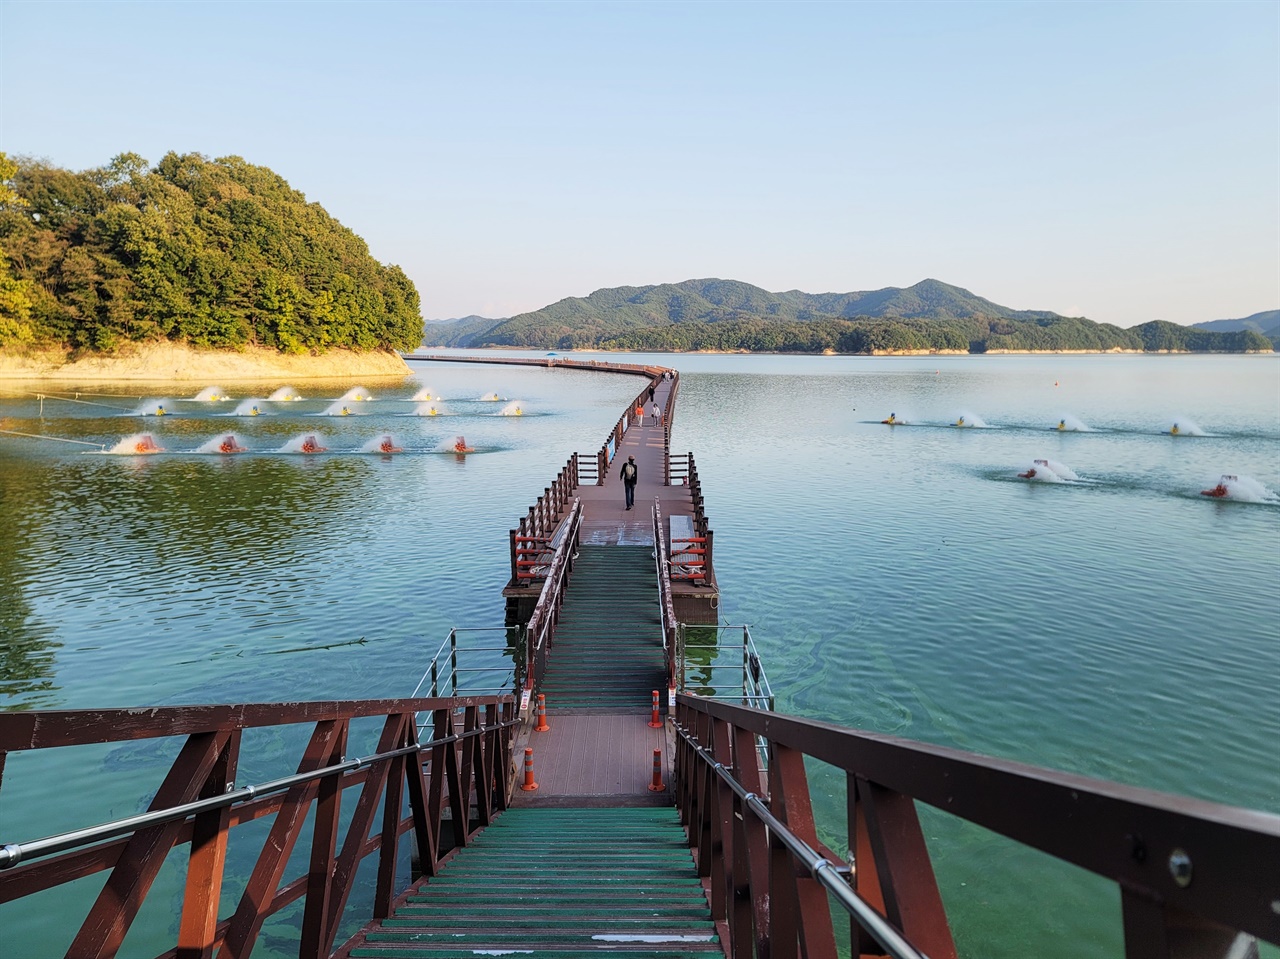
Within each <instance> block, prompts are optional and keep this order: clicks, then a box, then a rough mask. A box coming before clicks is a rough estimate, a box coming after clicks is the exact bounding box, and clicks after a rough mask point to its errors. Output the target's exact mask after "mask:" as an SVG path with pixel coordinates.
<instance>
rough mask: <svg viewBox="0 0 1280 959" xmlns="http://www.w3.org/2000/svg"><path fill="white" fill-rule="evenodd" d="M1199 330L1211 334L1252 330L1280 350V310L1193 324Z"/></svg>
mask: <svg viewBox="0 0 1280 959" xmlns="http://www.w3.org/2000/svg"><path fill="white" fill-rule="evenodd" d="M1191 325H1192V327H1193V328H1195V329H1197V330H1209V331H1210V332H1211V333H1238V332H1240V331H1241V330H1252V331H1253V332H1254V333H1261V334H1262V335H1263V336H1265V337H1266V338H1267V339H1269V340H1270V341H1271V342H1272V344H1274V346H1275V347H1276V349H1280V310H1266V311H1264V312H1262V313H1255V314H1253V316H1246V317H1244V318H1243V319H1240V320H1209V321H1208V322H1207V323H1192V324H1191Z"/></svg>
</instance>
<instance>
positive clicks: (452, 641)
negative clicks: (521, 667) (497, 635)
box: [410, 626, 514, 698]
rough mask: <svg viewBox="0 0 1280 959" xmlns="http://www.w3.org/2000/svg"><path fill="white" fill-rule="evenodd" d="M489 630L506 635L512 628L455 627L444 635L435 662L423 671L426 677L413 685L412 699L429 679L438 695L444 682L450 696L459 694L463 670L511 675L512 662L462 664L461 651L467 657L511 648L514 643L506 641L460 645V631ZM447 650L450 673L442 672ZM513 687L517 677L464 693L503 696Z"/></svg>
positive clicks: (432, 691)
mask: <svg viewBox="0 0 1280 959" xmlns="http://www.w3.org/2000/svg"><path fill="white" fill-rule="evenodd" d="M486 632H501V633H502V634H503V635H504V636H505V635H508V634H509V633H510V628H509V627H506V626H455V627H453V628H452V629H450V630H449V635H448V636H446V637H445V638H444V640H443V641H442V642H441V643H440V646H439V648H437V649H436V652H435V655H434V656H432V657H431V662H430V663H429V664H428V666H427V668H426V670H425V671H424V672H423V674H422V678H421V679H419V680H418V685H417V686H415V687H414V688H413V692H412V693H411V694H410V697H411V698H412V697H415V696H417V695H418V693H419V692H421V691H422V687H423V685H424V684H425V683H426V682H427V680H428V679H430V680H431V691H430V695H431V696H432V697H433V698H434V697H437V696H440V695H441V693H440V687H441V684H442V683H446V684H447V685H448V687H449V691H450V695H453V696H457V695H459V693H460V690H459V689H458V675H459V674H460V673H474V672H491V673H504V674H508V675H509V674H510V673H511V667H510V666H509V665H503V666H467V667H460V666H459V665H458V654H459V653H462V654H463V655H464V656H465V655H469V654H471V653H486V652H505V651H506V650H507V649H509V648H510V647H511V644H510V643H503V644H502V645H501V646H465V647H462V648H461V649H460V648H459V646H458V634H459V633H486ZM446 650H447V656H448V660H447V661H448V664H449V668H448V671H447V672H444V673H442V672H441V669H440V663H441V662H442V661H444V658H445V656H446ZM513 687H514V679H512V681H511V682H508V683H504V684H502V685H499V686H490V687H477V688H474V689H467V690H463V691H461V692H465V693H466V694H469V695H483V694H485V693H492V694H495V695H500V694H502V693H509V692H511V691H512V689H513Z"/></svg>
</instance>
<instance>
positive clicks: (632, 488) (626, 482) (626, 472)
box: [618, 456, 640, 509]
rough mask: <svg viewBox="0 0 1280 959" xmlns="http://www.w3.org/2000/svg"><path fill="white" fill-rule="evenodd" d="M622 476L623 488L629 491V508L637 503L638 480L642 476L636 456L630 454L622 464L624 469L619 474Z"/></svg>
mask: <svg viewBox="0 0 1280 959" xmlns="http://www.w3.org/2000/svg"><path fill="white" fill-rule="evenodd" d="M618 475H619V476H621V477H622V488H623V489H624V490H626V493H627V509H631V507H633V506H635V505H636V480H638V479H639V478H640V471H639V470H638V469H636V458H635V457H634V456H628V457H627V461H626V462H625V463H623V464H622V471H621V472H620V473H619V474H618Z"/></svg>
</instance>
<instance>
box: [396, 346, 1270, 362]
mask: <svg viewBox="0 0 1280 959" xmlns="http://www.w3.org/2000/svg"><path fill="white" fill-rule="evenodd" d="M419 349H420V350H457V351H459V352H473V353H484V352H493V353H502V352H519V353H537V352H540V351H541V347H531V346H422V347H419ZM552 352H554V354H555V356H569V355H572V354H575V353H581V354H591V353H611V354H616V355H618V356H630V355H634V354H636V353H643V354H653V355H656V356H909V357H920V356H1268V355H1274V354H1276V353H1277V352H1278V351H1276V350H1131V349H1126V348H1123V347H1118V346H1116V347H1111V348H1110V349H1106V350H984V351H983V352H981V353H973V352H970V351H969V350H872V351H871V352H870V353H838V352H836V351H835V350H823V351H821V352H813V353H809V352H790V351H787V352H781V351H770V350H610V349H605V348H603V347H600V348H590V349H572V350H555V351H552ZM410 355H412V354H410ZM551 358H553V359H554V357H551Z"/></svg>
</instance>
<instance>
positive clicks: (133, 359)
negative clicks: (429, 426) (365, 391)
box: [0, 343, 412, 382]
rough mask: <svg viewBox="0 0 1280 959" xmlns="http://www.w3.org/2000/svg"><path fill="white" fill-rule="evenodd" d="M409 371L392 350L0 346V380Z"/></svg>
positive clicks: (267, 376) (241, 377) (149, 345)
mask: <svg viewBox="0 0 1280 959" xmlns="http://www.w3.org/2000/svg"><path fill="white" fill-rule="evenodd" d="M411 372H412V371H411V370H410V369H409V367H408V366H407V365H406V364H405V362H404V360H403V359H401V358H400V356H399V354H397V353H385V352H379V353H355V352H352V351H350V350H330V351H329V352H327V353H323V354H321V355H319V356H311V355H309V354H302V355H300V356H294V355H287V354H284V353H277V352H275V351H274V350H267V349H262V348H260V347H246V348H245V349H244V350H242V351H230V350H198V349H194V348H193V347H190V346H185V345H183V344H179V343H145V344H137V345H134V346H131V347H128V348H127V349H125V350H121V351H120V353H118V354H115V355H112V356H106V355H94V356H86V357H82V358H80V359H77V360H75V361H74V362H68V359H67V356H66V354H65V353H63V352H61V351H45V352H24V353H21V354H19V353H17V352H5V351H3V350H0V378H7V379H24V380H50V381H53V380H56V381H61V382H68V381H77V382H83V381H86V380H153V381H167V382H174V381H213V380H216V381H218V382H223V381H228V382H230V381H235V380H278V379H281V378H287V379H289V380H308V379H330V378H336V377H360V378H362V379H368V378H372V377H375V376H381V377H404V376H408V375H409V374H410V373H411Z"/></svg>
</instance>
